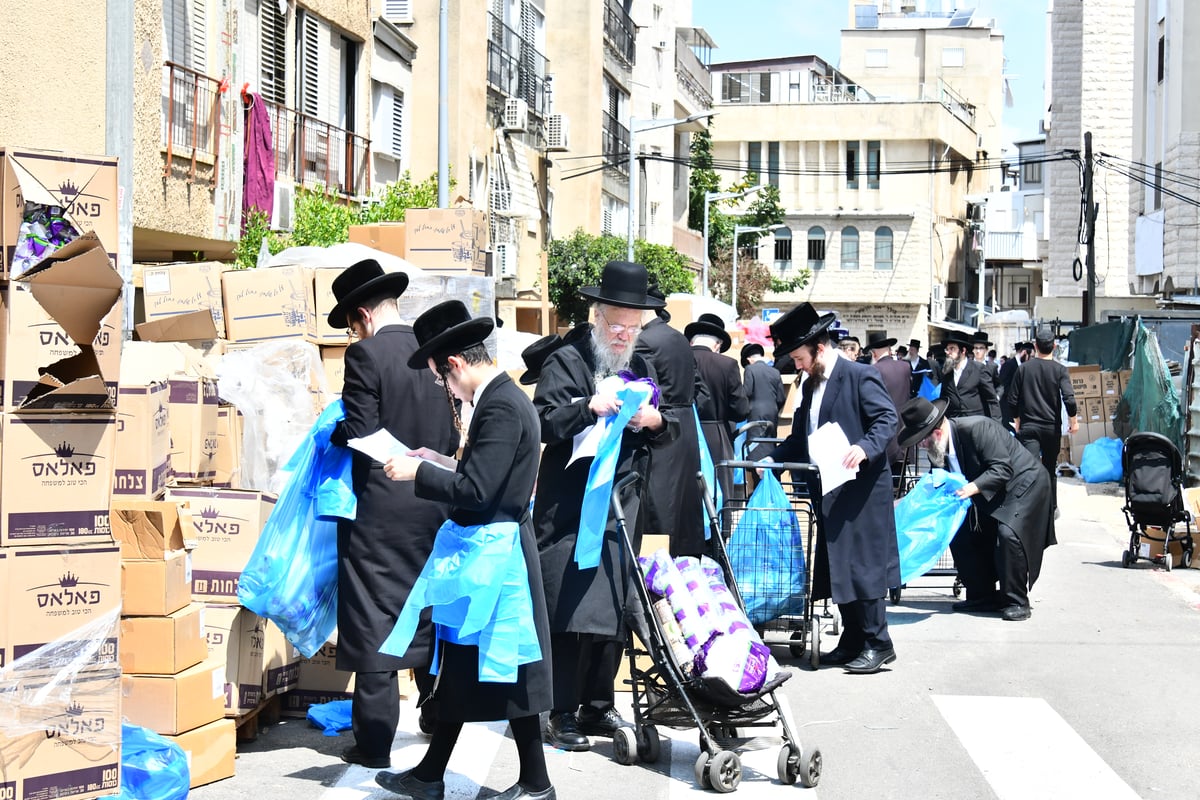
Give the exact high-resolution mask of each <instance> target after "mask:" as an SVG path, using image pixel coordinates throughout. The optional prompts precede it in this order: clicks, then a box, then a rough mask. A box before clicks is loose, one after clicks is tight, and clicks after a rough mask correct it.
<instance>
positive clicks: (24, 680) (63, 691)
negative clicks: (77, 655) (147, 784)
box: [0, 663, 121, 800]
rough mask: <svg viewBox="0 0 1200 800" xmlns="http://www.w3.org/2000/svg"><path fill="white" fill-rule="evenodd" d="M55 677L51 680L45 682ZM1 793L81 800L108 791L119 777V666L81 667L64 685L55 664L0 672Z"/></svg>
mask: <svg viewBox="0 0 1200 800" xmlns="http://www.w3.org/2000/svg"><path fill="white" fill-rule="evenodd" d="M52 681H53V682H55V683H51V682H52ZM0 692H3V693H4V695H5V698H6V708H7V709H9V710H12V711H14V712H15V713H16V715H17V718H16V719H12V718H8V719H6V724H5V726H4V727H5V730H4V732H0V792H3V794H0V796H3V797H6V798H29V799H30V800H34V799H35V798H47V799H48V798H54V800H87V799H88V798H92V797H102V796H107V795H111V794H114V793H116V792H117V791H118V789H119V788H120V778H121V671H120V668H119V667H118V666H117V665H116V664H115V663H113V664H110V665H107V666H102V667H85V668H83V669H81V670H80V671H79V672H77V673H76V674H75V675H74V676H72V679H71V680H70V682H69V684H64V683H62V682H60V674H59V673H58V672H57V671H56V670H45V671H42V670H19V671H16V672H14V673H12V674H10V675H9V676H7V677H4V678H0Z"/></svg>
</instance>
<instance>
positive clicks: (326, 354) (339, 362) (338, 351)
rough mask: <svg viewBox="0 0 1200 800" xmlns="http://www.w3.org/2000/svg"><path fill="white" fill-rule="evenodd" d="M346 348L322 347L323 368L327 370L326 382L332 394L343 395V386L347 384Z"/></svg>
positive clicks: (343, 346) (344, 346)
mask: <svg viewBox="0 0 1200 800" xmlns="http://www.w3.org/2000/svg"><path fill="white" fill-rule="evenodd" d="M346 347H347V345H342V346H341V347H334V346H322V347H321V366H323V367H324V368H325V381H326V383H327V384H328V388H329V393H330V394H341V393H342V385H343V384H345V382H346Z"/></svg>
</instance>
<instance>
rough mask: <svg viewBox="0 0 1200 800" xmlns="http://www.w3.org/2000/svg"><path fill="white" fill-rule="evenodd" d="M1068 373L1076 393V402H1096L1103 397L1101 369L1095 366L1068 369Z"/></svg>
mask: <svg viewBox="0 0 1200 800" xmlns="http://www.w3.org/2000/svg"><path fill="white" fill-rule="evenodd" d="M1067 373H1068V374H1069V375H1070V376H1071V389H1072V390H1074V392H1075V399H1076V401H1078V400H1094V399H1097V398H1099V397H1101V396H1102V395H1101V394H1100V368H1099V367H1097V366H1095V365H1083V366H1078V367H1067Z"/></svg>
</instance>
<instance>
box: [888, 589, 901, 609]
mask: <svg viewBox="0 0 1200 800" xmlns="http://www.w3.org/2000/svg"><path fill="white" fill-rule="evenodd" d="M888 597H890V598H891V600H892V605H894V606H898V605H900V587H899V586H897V587H895V588H894V589H888Z"/></svg>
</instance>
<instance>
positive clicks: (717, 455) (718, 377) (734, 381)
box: [692, 345, 750, 497]
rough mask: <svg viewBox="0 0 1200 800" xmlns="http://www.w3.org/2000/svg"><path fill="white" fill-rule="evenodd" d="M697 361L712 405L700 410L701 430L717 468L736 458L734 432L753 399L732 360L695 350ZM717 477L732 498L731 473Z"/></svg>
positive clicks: (705, 349)
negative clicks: (722, 463)
mask: <svg viewBox="0 0 1200 800" xmlns="http://www.w3.org/2000/svg"><path fill="white" fill-rule="evenodd" d="M692 355H693V356H694V357H695V359H696V371H697V372H699V373H700V379H701V380H702V381H704V383H705V385H706V386H707V387H708V393H709V396H710V402H708V403H706V404H704V405H702V406H700V408H699V412H700V427H701V429H702V430H703V431H704V438H705V441H706V443H707V444H708V452H709V455H710V456H712V460H713V463H714V464H719V463H720V462H722V461H730V460H732V459H733V458H734V452H733V430H734V428H735V427H736V426H737V423H739V422H742V421H743V420H745V419H746V417H748V416H749V415H750V398H749V397H747V396H746V387H745V386H743V385H742V375H741V371H740V370H739V369H738V363H737V362H736V361H734V360H733V359H732V358H730V357H729V356H723V355H721V354H720V353H714V352H713V351H712V350H711V349H710V348H708V347H703V346H697V345H693V346H692ZM717 477H718V478H719V479H720V481H721V489H722V491H723V492H724V493H725V496H726V497H729V496H730V491H731V489H732V479H733V476H732V474H731V473H730V472H729V470H720V471H718V473H717Z"/></svg>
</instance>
